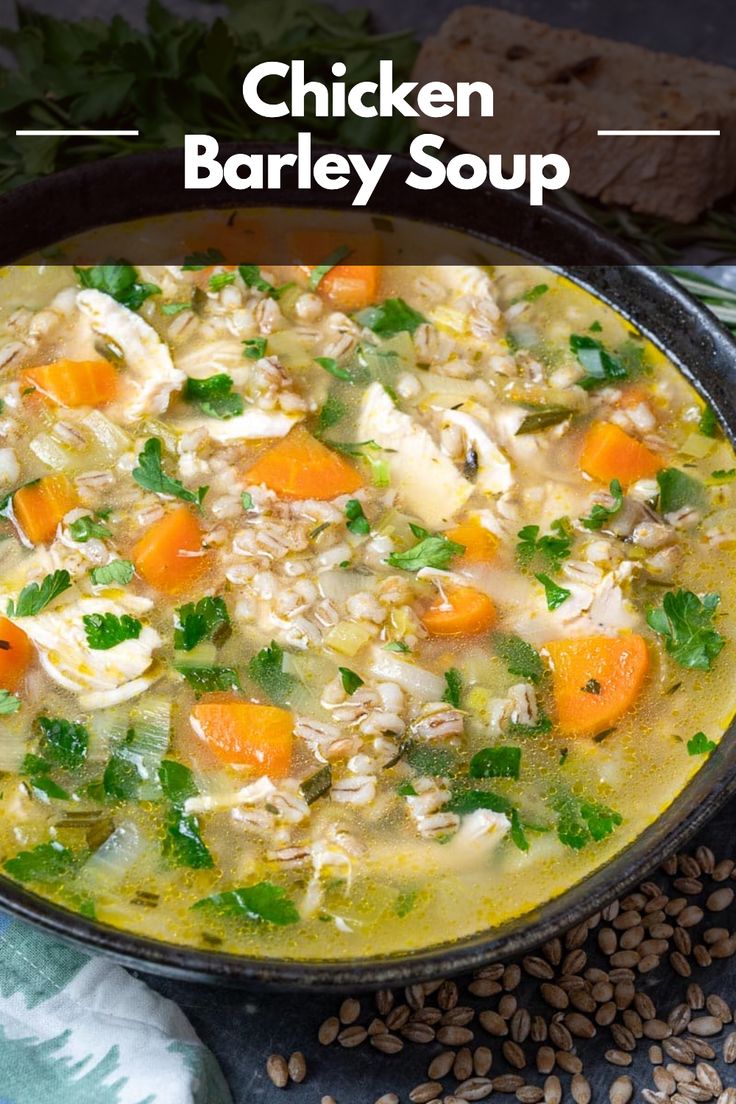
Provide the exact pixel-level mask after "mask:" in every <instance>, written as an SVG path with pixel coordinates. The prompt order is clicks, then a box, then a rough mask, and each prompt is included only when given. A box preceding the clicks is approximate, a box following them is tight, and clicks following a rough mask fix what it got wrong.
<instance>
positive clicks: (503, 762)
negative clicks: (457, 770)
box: [468, 746, 521, 778]
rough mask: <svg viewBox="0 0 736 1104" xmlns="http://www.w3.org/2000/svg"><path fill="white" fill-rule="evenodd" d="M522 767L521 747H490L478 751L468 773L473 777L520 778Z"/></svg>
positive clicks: (471, 761)
mask: <svg viewBox="0 0 736 1104" xmlns="http://www.w3.org/2000/svg"><path fill="white" fill-rule="evenodd" d="M520 769H521V748H520V747H511V746H505V747H489V748H482V749H481V751H478V752H476V754H475V755H474V756H473V758H472V759H471V760H470V766H469V767H468V774H469V775H470V777H471V778H518V777H519V771H520Z"/></svg>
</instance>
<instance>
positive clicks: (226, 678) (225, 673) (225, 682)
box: [175, 663, 242, 697]
mask: <svg viewBox="0 0 736 1104" xmlns="http://www.w3.org/2000/svg"><path fill="white" fill-rule="evenodd" d="M175 670H177V671H178V672H179V674H180V675H183V676H184V678H185V679H186V680H187V682H188V683H189V685H190V686H191V688H192V690H193V691H194V693H195V694H196V695H197V697H199V696H200V695H201V694H213V693H215V692H216V691H218V690H240V689H242V687H241V685H240V678H239V677H238V672H237V671H236V670H235V668H234V667H216V666H210V667H204V666H203V667H190V666H187V665H186V664H184V663H179V664H177V665H176V667H175Z"/></svg>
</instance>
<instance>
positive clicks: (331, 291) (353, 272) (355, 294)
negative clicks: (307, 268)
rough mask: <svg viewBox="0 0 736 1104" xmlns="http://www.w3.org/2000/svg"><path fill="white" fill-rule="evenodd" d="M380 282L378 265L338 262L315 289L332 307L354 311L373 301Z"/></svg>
mask: <svg viewBox="0 0 736 1104" xmlns="http://www.w3.org/2000/svg"><path fill="white" fill-rule="evenodd" d="M380 282H381V267H380V265H348V264H338V265H335V267H334V268H332V269H330V271H329V272H328V273H327V274H326V275H325V276H323V277H322V279H321V280H320V282H319V287H318V289H317V290H318V292H319V294H320V295H324V296H325V298H327V299H329V301H330V303H331V304H332V306H333V307H337V308H338V309H339V310H342V311H356V310H362V308H363V307H369V306H370V305H371V304H372V303H375V301H376V299H377V298H378V287H379V284H380Z"/></svg>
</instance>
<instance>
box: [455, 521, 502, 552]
mask: <svg viewBox="0 0 736 1104" xmlns="http://www.w3.org/2000/svg"><path fill="white" fill-rule="evenodd" d="M445 536H446V537H447V539H448V540H451V541H455V543H456V544H463V545H465V551H464V552H463V554H462V556H461V557H460V558H459V560H456V563H463V562H465V563H490V561H491V560H494V559H495V558H496V555H497V554H498V538H497V537H494V535H493V533H491V532H489V530H488V529H486V528H485V526H483V525H481V524H480V522H479V521H477V520H476V519H475V518H471V519H470V521H463V522H461V523H460V525H456V526H455V528H454V529H450V530H449V531H448V532H447V533H445Z"/></svg>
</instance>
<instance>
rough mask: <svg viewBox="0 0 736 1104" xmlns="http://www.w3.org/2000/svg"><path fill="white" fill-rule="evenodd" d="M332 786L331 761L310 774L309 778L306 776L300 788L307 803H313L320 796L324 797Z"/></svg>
mask: <svg viewBox="0 0 736 1104" xmlns="http://www.w3.org/2000/svg"><path fill="white" fill-rule="evenodd" d="M331 786H332V767H331V766H330V764H329V763H325V765H324V766H323V767H320V769H319V770H317V771H315V772H314V774H310V776H309V778H305V779H304V781H303V782H302V783H301V785H300V787H299V789H300V790H301V791H302V797H303V798H304V800H305V801H306V803H307V805H313V804H314V802H315V801H317V799H318V798H320V797H324V796H325V794H327V793H329V792H330V787H331Z"/></svg>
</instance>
